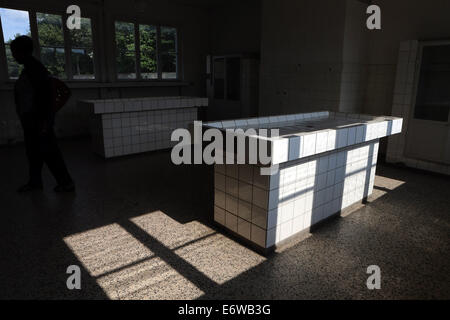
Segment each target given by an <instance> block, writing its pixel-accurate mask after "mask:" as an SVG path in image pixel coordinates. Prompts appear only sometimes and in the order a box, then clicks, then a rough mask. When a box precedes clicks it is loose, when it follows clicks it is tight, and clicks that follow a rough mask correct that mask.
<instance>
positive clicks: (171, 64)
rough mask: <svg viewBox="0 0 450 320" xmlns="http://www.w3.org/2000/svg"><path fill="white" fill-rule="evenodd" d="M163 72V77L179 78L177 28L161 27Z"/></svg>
mask: <svg viewBox="0 0 450 320" xmlns="http://www.w3.org/2000/svg"><path fill="white" fill-rule="evenodd" d="M161 69H162V70H161V72H162V78H163V79H176V78H177V29H175V28H169V27H161Z"/></svg>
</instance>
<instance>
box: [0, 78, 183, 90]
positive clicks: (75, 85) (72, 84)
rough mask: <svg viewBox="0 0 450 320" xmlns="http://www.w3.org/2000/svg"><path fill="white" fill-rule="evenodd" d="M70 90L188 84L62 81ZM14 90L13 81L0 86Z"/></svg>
mask: <svg viewBox="0 0 450 320" xmlns="http://www.w3.org/2000/svg"><path fill="white" fill-rule="evenodd" d="M64 83H66V84H67V86H68V87H69V88H72V89H88V88H139V87H186V86H189V85H190V83H189V82H185V81H176V80H166V81H164V80H159V81H117V82H96V81H64ZM13 89H14V81H7V82H3V83H2V84H0V91H8V90H13Z"/></svg>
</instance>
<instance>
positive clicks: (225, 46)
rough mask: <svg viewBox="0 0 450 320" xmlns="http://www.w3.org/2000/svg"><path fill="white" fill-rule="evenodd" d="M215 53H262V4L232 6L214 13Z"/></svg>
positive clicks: (255, 1) (253, 1)
mask: <svg viewBox="0 0 450 320" xmlns="http://www.w3.org/2000/svg"><path fill="white" fill-rule="evenodd" d="M210 31H211V35H210V45H211V53H212V54H216V55H221V54H235V53H258V52H259V51H260V46H261V1H260V0H244V1H238V2H233V1H231V2H229V3H228V4H226V5H221V6H215V7H212V8H211V9H210Z"/></svg>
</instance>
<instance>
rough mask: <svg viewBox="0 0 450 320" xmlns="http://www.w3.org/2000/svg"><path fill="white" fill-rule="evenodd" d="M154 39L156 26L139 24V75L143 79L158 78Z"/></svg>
mask: <svg viewBox="0 0 450 320" xmlns="http://www.w3.org/2000/svg"><path fill="white" fill-rule="evenodd" d="M156 41H157V40H156V27H154V26H146V25H142V24H141V25H139V42H140V53H141V56H140V61H141V77H142V78H143V79H158V59H157V54H156Z"/></svg>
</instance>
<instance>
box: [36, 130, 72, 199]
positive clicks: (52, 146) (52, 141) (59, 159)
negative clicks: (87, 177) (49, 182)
mask: <svg viewBox="0 0 450 320" xmlns="http://www.w3.org/2000/svg"><path fill="white" fill-rule="evenodd" d="M41 148H42V153H43V157H44V161H45V163H46V164H47V166H48V168H49V170H50V172H51V173H52V174H53V176H54V177H55V179H56V182H57V183H58V186H63V187H69V189H73V180H72V177H71V176H70V174H69V171H68V170H67V166H66V163H65V162H64V158H63V156H62V153H61V150H60V149H59V147H58V143H57V140H56V137H55V134H54V132H53V128H49V130H48V132H47V134H46V135H44V136H41ZM62 191H64V190H62ZM68 191H71V190H68Z"/></svg>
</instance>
